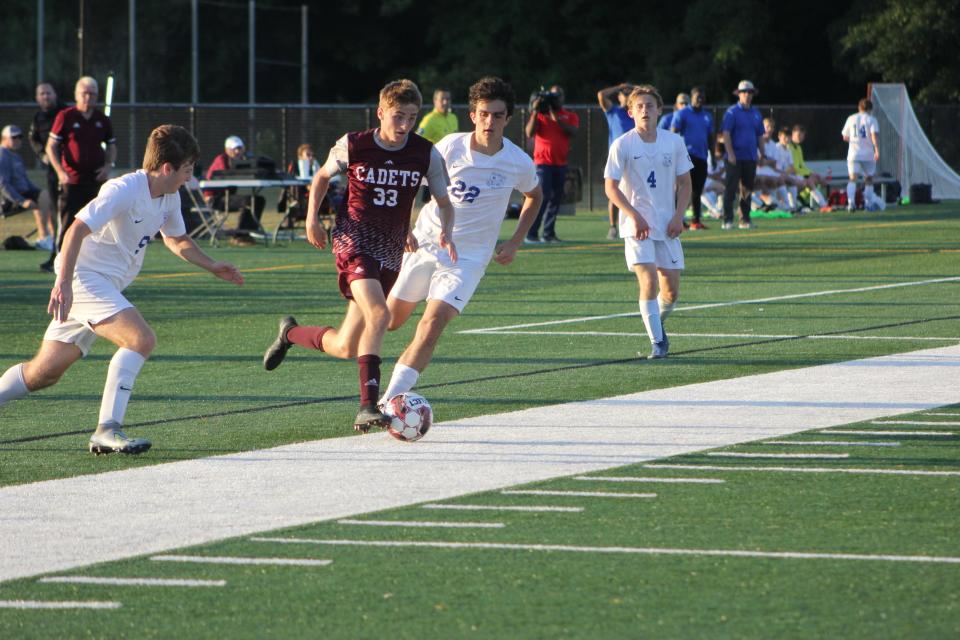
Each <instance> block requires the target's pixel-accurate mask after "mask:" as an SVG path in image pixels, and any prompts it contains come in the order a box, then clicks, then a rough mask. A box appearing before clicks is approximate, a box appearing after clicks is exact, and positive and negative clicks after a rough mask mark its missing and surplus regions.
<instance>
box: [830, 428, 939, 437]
mask: <svg viewBox="0 0 960 640" xmlns="http://www.w3.org/2000/svg"><path fill="white" fill-rule="evenodd" d="M819 433H829V434H832V435H837V436H861V435H864V436H944V437H950V438H952V437H953V436H955V435H957V434H955V433H954V432H953V431H867V430H865V429H862V430H858V429H823V430H821V431H820V432H819Z"/></svg>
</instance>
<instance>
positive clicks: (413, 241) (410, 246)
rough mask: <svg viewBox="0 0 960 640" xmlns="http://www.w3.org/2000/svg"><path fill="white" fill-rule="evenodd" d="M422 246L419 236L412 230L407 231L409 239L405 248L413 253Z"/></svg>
mask: <svg viewBox="0 0 960 640" xmlns="http://www.w3.org/2000/svg"><path fill="white" fill-rule="evenodd" d="M419 248H420V243H419V242H417V236H415V235H413V232H412V231H408V232H407V241H406V242H405V243H404V245H403V250H404V251H406V252H408V253H413V252H415V251H416V250H417V249H419Z"/></svg>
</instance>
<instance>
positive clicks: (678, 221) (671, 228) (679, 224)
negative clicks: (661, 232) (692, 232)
mask: <svg viewBox="0 0 960 640" xmlns="http://www.w3.org/2000/svg"><path fill="white" fill-rule="evenodd" d="M681 233H683V218H681V217H679V216H673V217H672V218H670V222H668V223H667V237H668V238H676V237H679V236H680V234H681Z"/></svg>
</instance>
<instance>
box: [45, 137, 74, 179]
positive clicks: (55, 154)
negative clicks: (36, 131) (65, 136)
mask: <svg viewBox="0 0 960 640" xmlns="http://www.w3.org/2000/svg"><path fill="white" fill-rule="evenodd" d="M47 159H48V160H49V161H50V166H51V167H53V170H54V171H56V173H57V177H58V178H59V179H60V184H67V181H68V180H69V178H68V177H67V173H66V171H64V170H63V165H61V164H60V141H59V140H57V139H56V138H53V137H50V138H49V139H48V140H47Z"/></svg>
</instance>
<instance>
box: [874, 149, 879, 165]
mask: <svg viewBox="0 0 960 640" xmlns="http://www.w3.org/2000/svg"><path fill="white" fill-rule="evenodd" d="M873 161H874V162H879V161H880V149H877V148H876V147H874V149H873Z"/></svg>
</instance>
